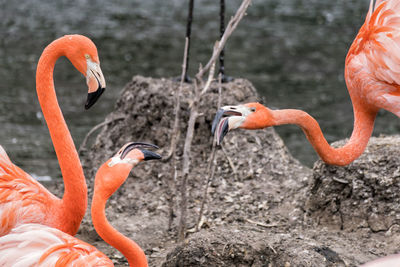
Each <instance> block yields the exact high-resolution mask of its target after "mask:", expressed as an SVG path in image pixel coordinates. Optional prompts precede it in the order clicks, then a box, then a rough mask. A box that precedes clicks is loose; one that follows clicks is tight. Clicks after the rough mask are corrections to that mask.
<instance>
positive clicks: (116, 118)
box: [78, 115, 125, 153]
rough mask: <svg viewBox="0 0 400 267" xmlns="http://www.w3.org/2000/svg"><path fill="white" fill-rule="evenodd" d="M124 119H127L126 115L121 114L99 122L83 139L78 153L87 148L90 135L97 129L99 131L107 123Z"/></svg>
mask: <svg viewBox="0 0 400 267" xmlns="http://www.w3.org/2000/svg"><path fill="white" fill-rule="evenodd" d="M122 119H125V115H121V116H118V117H115V118H112V119H110V120H106V121H103V122H102V123H99V124H97V125H96V126H94V127H93V128H92V129H90V131H89V132H88V133H87V134H86V136H85V138H84V139H83V141H82V144H81V145H80V146H79V149H78V153H81V152H82V151H83V150H85V148H86V143H87V141H88V139H89V137H90V136H91V135H92V134H93V133H94V132H95V131H97V130H98V129H100V128H101V127H104V126H106V125H107V124H109V123H112V122H114V121H118V120H122Z"/></svg>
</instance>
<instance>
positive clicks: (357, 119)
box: [271, 106, 376, 166]
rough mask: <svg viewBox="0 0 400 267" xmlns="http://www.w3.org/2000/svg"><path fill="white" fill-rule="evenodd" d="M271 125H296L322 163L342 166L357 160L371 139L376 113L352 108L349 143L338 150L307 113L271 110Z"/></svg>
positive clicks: (292, 110) (291, 110)
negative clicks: (272, 120)
mask: <svg viewBox="0 0 400 267" xmlns="http://www.w3.org/2000/svg"><path fill="white" fill-rule="evenodd" d="M271 112H272V116H273V118H274V122H273V125H282V124H296V125H298V126H300V127H301V129H302V130H303V132H304V133H305V135H306V136H307V139H308V140H309V141H310V143H311V145H312V146H313V147H314V149H315V151H316V152H317V153H318V155H319V156H320V157H321V159H322V160H323V161H325V162H326V163H328V164H332V165H339V166H344V165H347V164H349V163H351V162H352V161H354V160H355V159H356V158H358V157H359V156H360V155H361V154H362V153H363V152H364V150H365V148H366V146H367V144H368V140H369V138H370V137H371V134H372V131H373V128H374V121H375V117H376V112H374V111H365V110H364V109H362V108H357V106H354V128H353V133H352V134H351V137H350V139H349V141H348V142H347V143H346V144H345V145H344V146H343V147H340V148H333V147H332V146H330V145H329V144H328V142H327V141H326V139H325V137H324V135H323V133H322V131H321V128H320V126H319V124H318V122H317V121H316V120H315V119H314V118H313V117H312V116H311V115H309V114H308V113H307V112H304V111H302V110H297V109H284V110H271Z"/></svg>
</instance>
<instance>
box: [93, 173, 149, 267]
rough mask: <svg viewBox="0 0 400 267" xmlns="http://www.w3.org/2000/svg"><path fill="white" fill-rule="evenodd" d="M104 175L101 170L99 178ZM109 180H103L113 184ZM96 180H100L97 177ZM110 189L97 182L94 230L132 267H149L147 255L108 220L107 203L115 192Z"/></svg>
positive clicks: (94, 204) (94, 203) (94, 202)
mask: <svg viewBox="0 0 400 267" xmlns="http://www.w3.org/2000/svg"><path fill="white" fill-rule="evenodd" d="M128 174H129V172H128V173H127V174H126V176H128ZM102 175H104V174H102V172H101V169H100V170H99V172H98V173H97V176H102ZM109 178H112V177H106V178H105V179H101V180H108V181H111V183H113V181H112V179H109ZM96 180H98V178H97V177H96ZM109 187H110V186H109V185H106V184H103V183H101V182H98V181H96V184H95V189H94V194H93V200H92V208H91V212H92V221H93V225H94V228H95V229H96V232H97V233H98V234H99V235H100V237H101V238H103V240H104V241H106V242H107V243H108V244H110V245H111V246H113V247H114V248H116V249H117V250H119V251H120V252H121V253H122V254H123V255H124V256H125V257H126V259H127V260H128V263H129V265H130V266H134V267H147V266H148V263H147V259H146V255H145V254H144V252H143V250H142V249H141V248H140V246H139V245H138V244H136V242H134V241H133V240H131V239H129V238H127V237H126V236H124V235H123V234H121V233H120V232H118V231H117V230H116V229H115V228H114V227H112V225H111V224H110V223H109V222H108V220H107V218H106V214H105V208H106V202H107V199H108V197H109V196H110V195H111V194H112V193H113V192H114V191H112V192H110V190H109ZM114 189H115V188H114Z"/></svg>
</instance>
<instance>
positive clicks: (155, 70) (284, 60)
mask: <svg viewBox="0 0 400 267" xmlns="http://www.w3.org/2000/svg"><path fill="white" fill-rule="evenodd" d="M187 2H188V1H183V0H169V1H165V0H149V1H138V0H134V1H133V0H131V1H122V0H118V1H106V0H100V1H95V0H80V1H70V0H57V1H54V0H42V1H38V0H37V1H33V0H19V1H8V0H0V17H1V20H0V34H1V39H0V66H1V67H0V81H1V82H0V94H1V97H0V123H1V131H0V144H1V145H3V146H4V147H5V148H6V150H7V151H8V153H9V155H10V156H11V158H12V159H13V161H14V162H16V163H17V164H18V165H19V166H21V167H22V168H23V169H25V170H26V171H28V172H30V173H33V174H36V175H39V176H44V175H50V176H52V177H58V176H59V175H60V174H59V170H58V165H57V161H56V160H55V154H54V152H53V148H52V145H51V142H50V137H49V135H48V132H47V128H46V126H45V125H44V121H43V118H42V116H41V112H40V108H39V105H38V103H37V99H36V92H35V68H36V62H37V60H38V58H39V56H40V53H41V51H42V50H43V48H44V47H45V46H46V45H47V44H48V43H49V42H51V41H52V40H54V39H55V38H57V37H60V36H62V35H64V34H70V33H80V34H84V35H87V36H89V37H90V38H91V39H92V40H93V41H94V42H95V43H96V45H97V47H98V50H99V54H100V60H101V66H102V69H103V72H104V75H105V77H106V80H107V88H108V89H107V90H108V91H107V92H106V94H105V95H103V97H102V99H101V101H100V102H99V103H97V104H96V106H95V107H94V108H93V109H91V110H89V111H84V109H83V105H84V101H85V98H86V90H87V88H86V85H85V80H84V78H83V77H82V75H81V74H80V73H78V72H77V71H76V70H75V69H74V68H73V67H72V65H71V64H70V63H68V61H67V60H65V59H62V60H60V61H59V62H58V63H57V66H56V69H55V85H56V89H57V95H58V97H59V102H60V105H61V107H62V110H63V112H64V115H65V117H66V120H67V123H68V125H69V127H70V130H71V132H72V135H73V138H74V140H75V143H76V145H78V146H79V144H80V143H81V141H82V139H83V137H84V136H85V134H86V133H87V131H88V130H89V129H90V128H91V127H93V126H94V125H95V124H97V123H99V122H101V121H102V120H103V118H104V116H105V115H106V114H107V113H108V112H110V111H111V110H112V107H113V104H114V101H115V99H116V98H117V96H118V93H119V91H120V90H121V89H122V87H123V85H124V84H125V83H126V82H127V81H129V80H130V78H131V77H132V75H135V74H141V75H145V76H153V77H170V76H175V75H177V74H179V73H180V70H181V60H182V53H183V46H184V32H185V19H186V13H187ZM226 2H227V15H226V17H227V18H228V17H230V16H231V15H232V14H233V12H234V11H235V10H236V8H237V7H238V6H239V5H240V3H241V1H240V0H227V1H226ZM368 4H369V1H368V0H362V1H361V0H359V1H348V0H338V1H331V0H285V1H282V0H262V1H261V0H254V1H253V5H252V6H251V7H250V9H249V10H248V12H247V13H248V14H247V17H246V18H245V19H244V20H243V21H242V22H241V24H240V25H239V28H238V30H237V31H236V32H235V33H234V35H233V37H232V39H231V40H230V41H229V43H228V45H227V50H226V72H227V74H228V75H231V76H233V77H243V78H247V79H250V80H251V81H252V82H253V83H254V85H255V86H256V87H257V89H258V90H259V92H260V93H261V94H262V95H263V96H265V99H266V103H267V104H268V105H269V106H270V107H272V108H300V109H303V110H305V111H307V112H309V113H310V114H312V115H313V116H314V117H315V118H316V119H317V120H318V122H320V124H321V127H322V129H323V131H324V133H325V134H326V138H327V139H328V141H334V140H337V139H341V138H344V137H348V136H349V135H350V133H351V130H352V123H353V115H352V108H351V103H350V100H349V97H348V94H347V90H346V87H345V84H344V79H343V67H344V59H345V55H346V52H347V49H348V47H349V46H350V44H351V42H352V40H353V38H354V36H355V35H356V33H357V31H358V29H359V27H360V26H361V25H362V23H363V21H364V18H365V14H366V12H367V9H368ZM218 7H219V1H215V0H214V1H211V0H196V1H195V8H196V9H195V17H194V22H193V30H192V32H193V43H192V48H191V66H190V67H191V68H190V73H192V74H193V73H194V72H195V69H196V68H197V66H198V64H199V63H200V62H202V63H205V62H206V60H207V59H208V58H209V56H210V53H211V49H212V45H213V43H214V41H215V40H216V38H217V37H218V27H219V26H218ZM276 129H277V130H278V132H279V133H280V134H281V136H282V137H283V138H284V140H285V142H286V144H287V145H288V147H289V149H290V151H291V152H292V154H293V155H295V156H296V157H297V158H298V159H300V161H302V162H303V163H305V164H308V165H311V164H312V162H313V161H314V160H315V159H316V158H317V157H316V155H315V153H314V152H313V150H312V148H311V146H310V145H309V144H308V142H307V141H306V139H305V137H304V136H303V134H302V132H301V130H299V129H298V128H297V127H295V126H280V127H277V128H276ZM399 130H400V127H399V123H398V120H397V119H396V118H395V116H393V115H392V114H388V113H386V112H382V114H380V116H379V117H378V121H377V125H376V129H375V133H374V134H375V135H376V134H378V133H397V132H399ZM244 134H245V133H244Z"/></svg>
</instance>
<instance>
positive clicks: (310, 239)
mask: <svg viewBox="0 0 400 267" xmlns="http://www.w3.org/2000/svg"><path fill="white" fill-rule="evenodd" d="M178 86H179V84H178V83H175V82H172V81H171V80H168V79H152V78H145V77H141V76H135V77H134V78H133V79H132V80H131V82H130V83H128V84H127V85H126V87H125V88H124V89H123V91H122V92H121V95H120V97H119V99H118V101H117V103H116V105H115V109H114V111H113V112H112V113H110V114H109V115H108V116H107V118H106V119H105V120H106V121H110V123H109V124H108V125H106V126H105V127H104V128H103V129H102V130H101V132H100V133H99V135H98V136H97V137H96V140H95V141H94V142H93V144H92V145H91V147H90V149H88V150H86V151H84V153H83V154H82V158H83V166H84V169H85V172H86V174H87V178H88V180H89V183H90V189H89V191H90V192H91V185H92V180H93V177H94V173H95V171H96V170H97V168H98V167H99V166H100V164H101V163H102V162H104V161H105V160H106V159H107V158H109V157H110V156H112V155H113V154H114V153H115V152H116V151H117V149H118V148H119V147H120V146H122V145H123V144H124V143H126V142H128V141H146V142H150V143H154V144H156V145H158V146H159V147H160V150H159V151H158V152H159V153H160V154H163V155H166V154H167V153H168V150H169V142H170V141H169V140H170V134H171V131H172V128H173V117H174V115H173V114H174V113H173V110H174V99H175V97H174V94H175V92H176V91H177V88H178ZM192 92H193V88H192V85H188V84H185V86H184V88H183V97H182V105H181V121H180V129H181V133H180V139H179V142H178V144H179V145H178V153H177V155H178V158H177V161H178V162H179V161H180V160H181V155H182V149H183V143H184V138H185V134H186V132H185V131H186V127H187V125H186V122H187V121H188V118H189V108H188V107H189V104H190V98H191V94H192ZM217 99H218V90H217V84H212V86H211V90H210V92H209V93H208V94H207V95H206V96H205V97H204V98H203V101H202V103H201V105H200V112H201V113H202V115H201V116H200V117H199V118H198V120H197V124H196V130H195V136H194V142H193V147H192V155H191V158H192V164H191V175H190V179H189V181H188V200H189V205H188V229H189V233H188V236H187V238H188V240H187V242H186V243H185V244H176V242H175V239H176V232H177V223H178V222H177V217H178V216H179V209H178V202H179V198H178V197H177V196H176V188H179V185H180V181H179V179H178V180H177V181H174V172H173V168H172V161H171V160H166V161H164V162H162V161H159V162H145V163H142V164H141V165H139V166H137V167H135V169H134V170H133V172H132V175H131V176H132V177H131V179H128V180H127V182H126V183H125V184H124V185H123V187H122V188H121V189H120V190H119V191H118V192H117V193H116V194H115V195H114V196H113V197H112V199H111V200H110V201H109V206H108V208H107V216H108V218H109V220H110V222H111V223H112V224H113V225H114V226H115V227H116V228H117V229H119V230H120V231H121V232H122V233H124V234H125V235H127V236H128V237H130V238H132V239H134V240H135V241H136V242H137V243H138V244H139V245H140V246H141V247H142V248H143V249H144V250H145V253H146V255H147V256H148V259H149V263H150V266H161V265H162V266H207V265H209V266H269V265H270V264H271V266H355V265H357V264H360V263H363V262H365V261H368V260H371V259H373V258H375V257H377V256H380V255H386V254H387V253H393V252H394V251H395V248H396V247H398V245H399V241H398V240H397V239H396V238H395V232H393V231H394V230H395V227H391V228H390V230H389V231H387V232H378V233H374V232H373V231H371V229H370V228H368V227H366V228H361V229H359V228H349V229H347V228H344V231H339V230H338V229H337V227H336V228H335V227H332V226H331V225H328V224H324V223H323V220H321V219H318V216H320V215H315V214H319V213H323V210H324V208H325V206H324V205H320V206H321V207H322V208H320V207H319V206H318V205H319V204H320V203H325V202H328V203H331V200H329V199H331V196H329V194H327V193H318V194H317V192H319V191H318V190H316V189H315V188H316V185H315V184H316V181H317V180H318V179H319V178H318V176H317V175H316V174H314V175H313V174H312V171H311V170H310V169H308V168H306V167H304V166H302V165H301V164H300V163H299V162H298V161H297V160H296V159H294V158H293V157H292V156H291V155H290V153H289V152H288V150H287V149H286V147H285V145H284V144H283V142H282V140H281V138H280V137H279V136H278V135H277V134H276V133H275V131H274V129H272V128H270V129H265V130H258V131H243V130H237V131H233V132H231V133H229V134H228V135H227V137H226V138H225V140H224V144H223V145H224V150H225V152H223V151H222V149H218V151H217V154H216V165H217V168H216V173H215V177H214V179H213V181H212V182H211V185H210V188H209V194H208V196H209V197H208V202H207V204H206V208H205V213H204V217H203V218H202V224H201V225H202V227H201V231H200V232H198V233H194V231H193V229H194V227H195V224H196V222H197V218H198V213H199V208H200V203H201V199H202V195H203V188H204V185H205V180H206V178H207V173H206V170H207V164H208V160H209V156H210V151H211V145H212V137H211V135H210V129H211V123H212V119H213V116H214V114H215V111H216V106H217ZM250 101H262V102H264V103H265V101H267V100H265V99H264V100H261V99H259V97H258V96H257V93H256V90H255V89H254V87H253V86H252V85H251V83H250V82H248V81H247V80H243V79H237V80H235V81H234V82H231V83H229V84H224V85H223V88H222V104H223V105H224V104H236V103H244V102H250ZM397 147H398V148H399V149H400V147H399V146H397ZM367 153H368V151H367ZM392 154H393V155H394V153H392ZM178 168H180V165H178ZM332 168H333V167H332ZM354 168H356V167H354ZM317 170H318V164H317V165H316V167H315V169H314V172H317ZM376 171H377V172H379V168H378V165H376ZM324 175H325V174H323V175H321V179H322V177H323V176H324ZM343 175H344V176H346V175H347V174H343ZM311 189H312V190H311ZM314 193H315V194H316V195H313V194H314ZM90 194H91V193H90ZM317 196H321V198H323V199H318V198H317ZM322 196H323V197H322ZM377 201H379V200H377ZM306 204H307V205H306ZM388 204H389V203H388ZM171 211H172V212H171ZM324 214H325V218H328V217H329V216H330V215H329V214H328V213H326V212H325V213H324ZM326 220H328V219H326ZM339 228H340V227H339ZM79 236H80V237H81V238H82V239H85V240H87V241H88V242H90V243H92V244H95V245H96V246H98V247H99V248H101V249H102V251H104V252H105V253H106V254H107V255H108V256H110V257H111V258H112V259H113V260H114V261H115V262H116V263H117V264H120V265H126V262H125V260H124V258H123V257H122V256H121V255H120V254H119V253H116V252H115V250H114V249H112V248H110V247H109V246H108V245H106V244H104V242H102V241H101V239H99V238H98V237H97V235H96V233H95V231H94V230H93V227H92V225H91V223H90V219H89V217H88V216H87V217H86V218H85V220H84V222H83V225H82V227H81V230H80V234H79ZM288 264H289V265H288Z"/></svg>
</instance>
